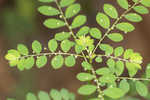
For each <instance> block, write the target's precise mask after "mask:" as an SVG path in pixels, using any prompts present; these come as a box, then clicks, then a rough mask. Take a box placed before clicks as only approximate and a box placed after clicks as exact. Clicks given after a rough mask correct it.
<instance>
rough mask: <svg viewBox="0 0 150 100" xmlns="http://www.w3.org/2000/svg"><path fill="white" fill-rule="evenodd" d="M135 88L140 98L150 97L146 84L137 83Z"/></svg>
mask: <svg viewBox="0 0 150 100" xmlns="http://www.w3.org/2000/svg"><path fill="white" fill-rule="evenodd" d="M135 86H136V90H137V92H138V94H139V95H140V96H143V97H145V96H147V95H148V89H147V87H146V85H145V84H144V83H142V82H140V81H137V82H136V83H135Z"/></svg>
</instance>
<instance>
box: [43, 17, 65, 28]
mask: <svg viewBox="0 0 150 100" xmlns="http://www.w3.org/2000/svg"><path fill="white" fill-rule="evenodd" d="M44 25H45V26H46V27H47V28H50V29H56V28H60V27H63V26H65V22H64V21H62V20H59V19H55V18H50V19H47V20H45V21H44Z"/></svg>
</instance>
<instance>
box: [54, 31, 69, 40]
mask: <svg viewBox="0 0 150 100" xmlns="http://www.w3.org/2000/svg"><path fill="white" fill-rule="evenodd" d="M70 36H71V34H70V33H69V32H60V33H56V34H55V39H56V40H57V41H63V40H66V39H68V38H70Z"/></svg>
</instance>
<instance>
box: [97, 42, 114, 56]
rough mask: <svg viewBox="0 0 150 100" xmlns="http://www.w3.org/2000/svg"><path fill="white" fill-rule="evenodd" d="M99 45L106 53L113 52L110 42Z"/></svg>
mask: <svg viewBox="0 0 150 100" xmlns="http://www.w3.org/2000/svg"><path fill="white" fill-rule="evenodd" d="M99 47H100V49H101V50H103V51H105V54H106V55H111V54H112V53H113V48H112V46H110V45H108V44H100V45H99Z"/></svg>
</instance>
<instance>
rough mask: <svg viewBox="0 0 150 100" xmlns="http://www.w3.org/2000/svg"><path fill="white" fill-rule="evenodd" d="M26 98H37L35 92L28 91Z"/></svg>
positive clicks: (34, 99)
mask: <svg viewBox="0 0 150 100" xmlns="http://www.w3.org/2000/svg"><path fill="white" fill-rule="evenodd" d="M26 100H37V98H36V96H35V95H34V94H33V93H28V94H27V96H26Z"/></svg>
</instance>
